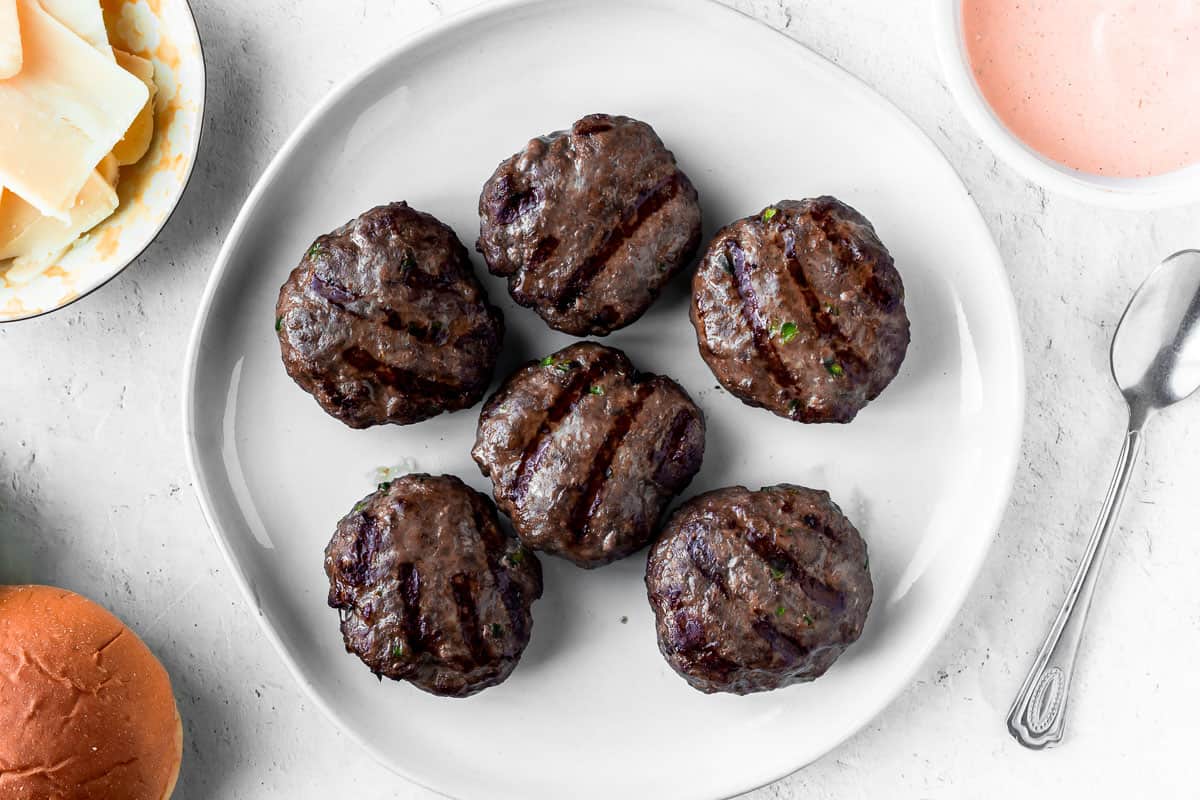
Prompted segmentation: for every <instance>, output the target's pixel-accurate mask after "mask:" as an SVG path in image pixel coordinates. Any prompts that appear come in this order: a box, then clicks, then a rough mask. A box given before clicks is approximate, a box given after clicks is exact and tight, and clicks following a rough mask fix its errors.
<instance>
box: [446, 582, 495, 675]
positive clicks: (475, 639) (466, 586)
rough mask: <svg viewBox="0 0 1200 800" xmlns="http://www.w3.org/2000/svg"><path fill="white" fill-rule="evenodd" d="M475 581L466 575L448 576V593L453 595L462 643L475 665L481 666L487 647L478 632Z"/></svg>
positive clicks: (486, 656) (485, 656)
mask: <svg viewBox="0 0 1200 800" xmlns="http://www.w3.org/2000/svg"><path fill="white" fill-rule="evenodd" d="M474 584H475V581H474V580H472V579H471V576H470V575H467V574H466V573H462V572H460V573H458V574H456V575H452V576H450V593H451V594H452V595H454V605H455V607H456V610H457V612H458V626H459V628H460V629H461V632H462V638H463V642H464V643H465V644H466V645H467V650H468V651H470V653H471V658H472V659H474V660H475V663H477V664H481V663H484V662H486V661H487V660H488V652H487V646H486V645H485V644H484V643H483V634H482V633H481V632H480V630H479V613H478V611H477V610H476V609H475V597H474V589H475V585H474Z"/></svg>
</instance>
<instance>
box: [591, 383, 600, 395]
mask: <svg viewBox="0 0 1200 800" xmlns="http://www.w3.org/2000/svg"><path fill="white" fill-rule="evenodd" d="M588 394H595V395H602V394H604V387H603V386H601V385H600V384H593V385H592V388H590V389H588Z"/></svg>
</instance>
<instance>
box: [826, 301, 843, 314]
mask: <svg viewBox="0 0 1200 800" xmlns="http://www.w3.org/2000/svg"><path fill="white" fill-rule="evenodd" d="M825 313H826V314H832V315H833V316H835V317H836V316H837V315H838V314H840V313H841V312H840V311H838V307H837V306H835V305H832V304H828V305H826V306H825Z"/></svg>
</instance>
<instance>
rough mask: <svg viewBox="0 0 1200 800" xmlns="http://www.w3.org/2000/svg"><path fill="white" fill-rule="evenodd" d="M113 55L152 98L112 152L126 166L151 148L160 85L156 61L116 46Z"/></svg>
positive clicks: (119, 162)
mask: <svg viewBox="0 0 1200 800" xmlns="http://www.w3.org/2000/svg"><path fill="white" fill-rule="evenodd" d="M0 2H3V0H0ZM113 55H114V56H115V57H116V59H117V65H118V66H120V67H121V69H123V70H125V71H126V72H128V73H130V74H131V75H136V76H137V77H138V79H139V80H141V82H142V83H144V84H146V89H147V90H148V91H149V92H150V98H149V99H148V100H147V101H146V105H144V106H142V110H141V111H139V112H138V115H137V119H135V120H134V121H133V124H132V125H130V126H129V130H127V131H125V135H124V136H123V137H122V138H121V141H119V142H117V146H116V147H114V148H113V153H112V154H113V155H114V156H116V159H117V163H118V164H120V165H121V166H125V165H127V164H136V163H137V162H139V161H141V160H142V156H144V155H146V151H147V150H149V149H150V140H151V139H152V138H153V137H154V96H155V94H157V92H158V87H157V86H155V84H154V62H152V61H149V60H147V59H145V58H142V57H140V56H135V55H132V54H130V53H126V52H125V51H124V50H117V49H116V48H114V49H113Z"/></svg>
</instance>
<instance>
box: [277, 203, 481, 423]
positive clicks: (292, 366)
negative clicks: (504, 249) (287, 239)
mask: <svg viewBox="0 0 1200 800" xmlns="http://www.w3.org/2000/svg"><path fill="white" fill-rule="evenodd" d="M275 313H276V315H277V316H276V320H275V329H276V331H278V333H279V345H280V347H281V348H282V350H283V365H284V367H285V368H286V369H287V372H288V375H290V376H291V377H292V380H294V381H295V382H296V383H297V384H299V386H300V388H302V389H304V391H306V392H308V393H309V394H311V395H312V396H313V397H315V398H316V399H317V402H318V403H320V404H321V408H323V409H325V411H327V412H328V413H329V414H331V415H332V416H334V417H337V418H338V419H340V420H341V421H342V422H344V423H346V424H347V425H349V426H350V427H351V428H366V427H368V426H370V425H380V424H383V423H385V422H392V423H396V424H398V425H407V424H409V423H413V422H420V421H421V420H423V419H428V418H429V417H433V416H436V415H438V414H440V413H442V412H443V411H455V410H458V409H461V408H468V407H469V406H473V405H475V403H477V402H478V401H479V399H480V398H481V397H482V396H483V393H484V391H485V390H486V389H487V386H488V384H489V383H490V382H491V379H492V372H493V371H494V370H495V367H496V357H497V355H498V354H499V352H500V341H501V339H502V338H503V336H504V320H503V318H502V317H501V315H500V311H499V309H497V308H495V307H493V306H492V305H491V304H489V303H488V300H487V295H486V294H485V293H484V290H483V286H481V285H480V283H479V280H478V278H476V277H475V273H474V272H473V271H472V269H471V262H470V261H469V259H468V257H467V250H466V248H465V247H463V245H462V243H461V242H460V241H459V240H458V237H456V236H455V235H454V231H452V230H450V228H448V227H446V226H445V225H443V224H442V223H441V222H438V221H437V220H436V219H434V218H433V217H431V216H430V215H428V214H423V213H421V212H420V211H417V210H415V209H413V208H409V206H408V204H407V203H392V204H391V205H387V206H379V207H378V208H373V209H371V210H370V211H368V212H366V213H365V214H363V215H362V216H360V217H359V218H358V219H356V220H353V221H352V222H348V223H346V224H345V225H343V226H342V227H340V228H338V229H337V230H335V231H334V232H333V233H329V234H326V235H324V236H320V237H318V238H317V240H316V241H315V242H314V243H313V245H312V247H310V248H309V249H308V252H307V253H305V255H304V258H303V259H301V261H300V266H298V267H296V269H294V270H293V271H292V274H291V275H290V276H289V277H288V279H287V282H286V283H284V284H283V287H282V288H280V290H279V303H278V304H277V305H276V309H275Z"/></svg>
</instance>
